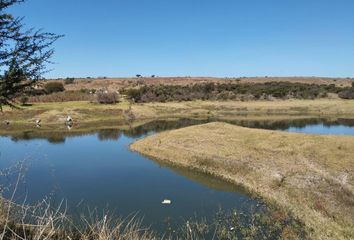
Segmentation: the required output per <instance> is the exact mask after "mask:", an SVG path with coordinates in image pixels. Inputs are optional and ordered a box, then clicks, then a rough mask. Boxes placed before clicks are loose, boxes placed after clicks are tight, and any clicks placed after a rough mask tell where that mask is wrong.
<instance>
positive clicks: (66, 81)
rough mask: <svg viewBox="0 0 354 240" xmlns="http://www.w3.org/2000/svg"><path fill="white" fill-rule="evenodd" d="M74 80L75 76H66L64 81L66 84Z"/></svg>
mask: <svg viewBox="0 0 354 240" xmlns="http://www.w3.org/2000/svg"><path fill="white" fill-rule="evenodd" d="M74 81H75V78H69V77H67V78H65V80H64V83H65V84H73V83H74Z"/></svg>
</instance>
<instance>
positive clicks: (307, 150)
mask: <svg viewBox="0 0 354 240" xmlns="http://www.w3.org/2000/svg"><path fill="white" fill-rule="evenodd" d="M131 149H132V150H134V151H138V152H140V153H142V154H144V155H147V156H149V157H152V158H156V159H159V161H165V162H172V163H173V164H176V165H180V166H184V167H189V168H192V169H195V170H198V171H203V172H207V173H210V174H213V175H215V176H218V177H221V178H223V179H225V180H228V181H230V182H233V183H236V184H240V185H242V186H245V187H246V188H247V189H249V190H250V191H251V192H254V193H256V194H258V195H260V196H261V197H263V198H264V199H265V200H267V201H269V202H272V203H276V204H277V205H279V206H281V207H283V208H284V209H287V210H290V211H291V212H292V213H293V214H294V215H295V217H297V218H299V219H301V220H302V221H303V222H304V223H305V225H306V226H307V231H308V233H309V236H310V238H313V239H350V238H353V236H354V232H353V229H354V223H353V219H352V218H353V214H354V202H353V196H354V187H353V186H354V179H353V176H352V172H353V171H354V161H353V159H352V156H354V138H352V137H344V136H317V135H305V134H294V133H282V132H276V131H269V130H258V129H248V128H242V127H236V126H233V125H230V124H225V123H210V124H205V125H199V126H193V127H187V128H183V129H179V130H173V131H168V132H164V133H161V134H158V135H155V136H151V137H147V138H145V139H143V140H140V141H138V142H135V143H134V144H132V145H131ZM339 159H340V161H338V160H339ZM265 160H266V161H265Z"/></svg>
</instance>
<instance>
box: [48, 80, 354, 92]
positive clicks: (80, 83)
mask: <svg viewBox="0 0 354 240" xmlns="http://www.w3.org/2000/svg"><path fill="white" fill-rule="evenodd" d="M53 80H54V79H53ZM55 80H59V81H62V82H63V83H64V82H65V79H55ZM353 81H354V78H326V77H239V78H213V77H140V78H76V79H75V80H74V82H73V83H72V84H66V85H65V89H66V90H80V89H101V88H107V89H119V88H121V87H127V86H136V85H143V84H147V85H156V84H163V85H188V84H194V83H206V82H214V83H228V82H233V83H236V82H239V83H265V82H293V83H295V82H296V83H308V84H326V85H329V84H335V85H336V86H338V87H350V86H351V84H352V82H353Z"/></svg>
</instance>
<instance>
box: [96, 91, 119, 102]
mask: <svg viewBox="0 0 354 240" xmlns="http://www.w3.org/2000/svg"><path fill="white" fill-rule="evenodd" d="M96 96H97V102H99V103H101V104H115V103H117V102H118V93H116V92H99V93H97V95H96Z"/></svg>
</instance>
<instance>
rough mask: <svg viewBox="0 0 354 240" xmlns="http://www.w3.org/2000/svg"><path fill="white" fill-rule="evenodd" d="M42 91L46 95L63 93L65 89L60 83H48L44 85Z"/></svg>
mask: <svg viewBox="0 0 354 240" xmlns="http://www.w3.org/2000/svg"><path fill="white" fill-rule="evenodd" d="M44 90H45V92H46V93H47V94H51V93H55V92H63V91H64V90H65V88H64V85H63V84H62V83H60V82H48V83H46V84H45V85H44Z"/></svg>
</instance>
